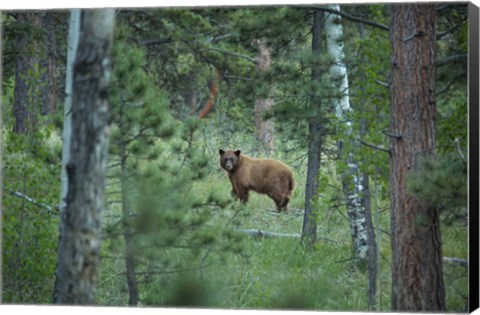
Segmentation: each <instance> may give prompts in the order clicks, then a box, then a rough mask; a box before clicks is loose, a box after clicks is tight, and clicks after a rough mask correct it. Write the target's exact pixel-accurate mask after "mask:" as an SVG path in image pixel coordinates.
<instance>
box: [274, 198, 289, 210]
mask: <svg viewBox="0 0 480 315" xmlns="http://www.w3.org/2000/svg"><path fill="white" fill-rule="evenodd" d="M274 201H275V204H276V205H277V212H282V210H283V211H285V212H288V202H289V201H290V197H288V196H282V197H281V198H278V199H274Z"/></svg>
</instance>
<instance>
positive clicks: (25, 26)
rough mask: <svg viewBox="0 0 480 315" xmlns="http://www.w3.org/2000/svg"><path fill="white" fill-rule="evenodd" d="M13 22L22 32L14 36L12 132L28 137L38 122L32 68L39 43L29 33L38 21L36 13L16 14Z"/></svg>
mask: <svg viewBox="0 0 480 315" xmlns="http://www.w3.org/2000/svg"><path fill="white" fill-rule="evenodd" d="M16 21H17V23H18V24H19V25H21V27H22V31H21V32H18V34H17V35H16V36H17V38H16V54H17V57H16V61H15V91H14V98H13V116H14V118H15V124H14V126H13V132H15V133H18V134H29V133H32V132H33V130H34V129H35V126H36V122H37V111H38V108H37V106H36V105H37V104H36V103H37V101H38V100H36V99H35V95H36V93H35V90H36V85H35V82H34V76H33V74H34V72H35V65H37V66H38V51H37V50H38V45H37V44H38V43H37V41H36V40H34V38H33V35H32V33H33V32H34V31H33V30H34V28H37V27H39V26H40V25H39V24H40V18H39V15H38V14H37V13H36V12H17V13H16Z"/></svg>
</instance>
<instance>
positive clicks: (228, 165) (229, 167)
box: [225, 160, 233, 171]
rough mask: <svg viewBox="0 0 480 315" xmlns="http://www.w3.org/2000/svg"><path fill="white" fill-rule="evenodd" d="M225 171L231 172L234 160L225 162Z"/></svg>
mask: <svg viewBox="0 0 480 315" xmlns="http://www.w3.org/2000/svg"><path fill="white" fill-rule="evenodd" d="M225 169H226V170H227V171H231V170H232V169H233V161H232V160H227V161H226V162H225Z"/></svg>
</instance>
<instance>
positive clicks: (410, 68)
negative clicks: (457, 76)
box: [389, 4, 446, 311]
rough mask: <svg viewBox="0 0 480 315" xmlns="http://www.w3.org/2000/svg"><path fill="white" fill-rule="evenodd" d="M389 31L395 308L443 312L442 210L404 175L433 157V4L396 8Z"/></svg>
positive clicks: (399, 309) (393, 286) (434, 18)
mask: <svg viewBox="0 0 480 315" xmlns="http://www.w3.org/2000/svg"><path fill="white" fill-rule="evenodd" d="M392 13H393V14H392V27H391V32H390V40H391V54H392V56H391V58H392V85H391V89H390V91H391V124H390V132H389V133H390V134H391V135H392V136H391V154H390V186H391V188H390V189H391V208H392V215H391V229H392V309H393V310H394V311H444V310H445V309H446V305H445V289H444V283H443V271H442V241H441V236H440V221H439V210H438V209H437V208H433V207H428V206H426V205H425V204H424V203H422V202H420V201H419V200H417V199H415V198H414V197H413V196H411V195H409V194H408V193H407V191H406V183H405V181H406V177H407V176H408V174H409V172H412V171H415V169H416V166H417V165H418V162H419V161H420V160H421V158H423V157H427V156H435V113H436V106H435V20H436V10H435V5H433V4H406V5H393V12H392Z"/></svg>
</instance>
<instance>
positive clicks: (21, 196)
mask: <svg viewBox="0 0 480 315" xmlns="http://www.w3.org/2000/svg"><path fill="white" fill-rule="evenodd" d="M3 190H5V191H8V192H9V193H10V194H11V195H14V196H16V197H19V198H22V199H24V200H26V201H28V202H30V203H31V204H33V205H35V206H37V207H40V208H43V209H45V210H47V212H48V213H49V214H54V215H57V214H58V213H59V211H58V209H57V208H56V207H55V208H53V207H51V206H49V205H46V204H44V203H41V202H38V201H36V200H34V199H32V198H30V197H28V196H26V195H24V194H22V193H20V192H18V191H13V190H11V189H9V188H7V187H5V186H3Z"/></svg>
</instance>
